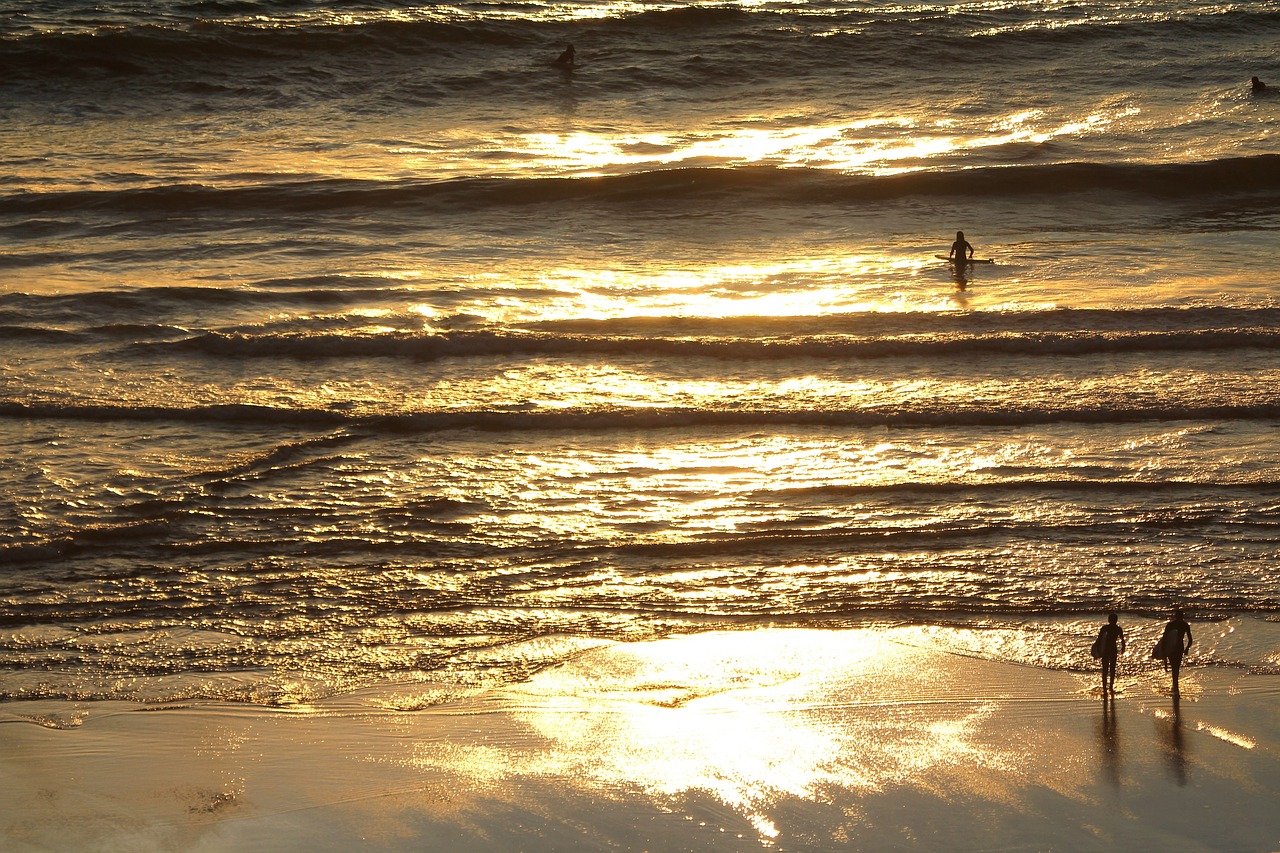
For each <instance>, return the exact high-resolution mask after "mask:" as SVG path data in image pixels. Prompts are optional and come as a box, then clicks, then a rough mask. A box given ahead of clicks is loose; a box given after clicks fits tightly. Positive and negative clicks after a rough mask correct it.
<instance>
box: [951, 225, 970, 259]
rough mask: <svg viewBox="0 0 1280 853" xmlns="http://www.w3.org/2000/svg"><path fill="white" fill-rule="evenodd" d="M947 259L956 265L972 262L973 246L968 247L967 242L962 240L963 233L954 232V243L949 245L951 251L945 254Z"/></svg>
mask: <svg viewBox="0 0 1280 853" xmlns="http://www.w3.org/2000/svg"><path fill="white" fill-rule="evenodd" d="M947 258H948V260H952V261H955V262H957V263H964V262H966V261H970V260H973V246H970V245H969V241H968V240H966V239H965V238H964V232H963V231H957V232H956V241H955V242H954V243H952V244H951V251H950V252H949V253H947Z"/></svg>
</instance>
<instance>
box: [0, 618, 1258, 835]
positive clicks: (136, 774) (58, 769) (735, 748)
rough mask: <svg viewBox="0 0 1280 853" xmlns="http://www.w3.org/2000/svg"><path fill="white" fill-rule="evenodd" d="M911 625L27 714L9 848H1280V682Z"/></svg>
mask: <svg viewBox="0 0 1280 853" xmlns="http://www.w3.org/2000/svg"><path fill="white" fill-rule="evenodd" d="M903 636H904V635H901V634H895V632H893V631H881V630H873V629H853V630H844V631H831V630H804V629H782V628H778V629H767V628H762V629H757V630H752V631H741V632H731V633H725V632H717V633H707V634H699V635H692V636H686V637H676V638H670V639H665V640H660V641H655V642H649V643H635V644H617V645H606V646H602V647H600V648H597V649H595V650H592V651H589V652H586V653H584V654H583V655H581V656H580V657H578V658H577V659H575V660H574V661H572V662H571V663H568V664H564V665H561V666H557V667H554V668H551V669H548V670H545V671H543V672H541V673H539V674H538V675H536V676H535V677H533V678H532V679H531V680H530V681H528V682H527V683H524V684H521V685H518V686H515V687H512V688H506V689H502V690H497V691H491V692H484V693H477V694H475V695H473V696H471V697H470V698H466V699H463V700H459V701H454V702H450V703H447V704H443V705H428V704H427V699H429V695H430V691H428V690H423V691H422V694H421V696H420V697H419V698H420V699H421V700H422V702H421V704H422V705H423V706H424V707H423V708H422V709H421V710H405V709H406V708H412V707H413V705H414V699H413V697H412V696H411V695H407V694H406V692H405V691H404V690H400V691H398V692H397V693H396V694H395V695H394V696H391V695H390V694H376V693H364V694H359V695H354V696H348V697H344V698H343V699H342V700H341V701H332V702H327V703H324V704H320V705H313V706H308V707H305V708H291V709H264V708H256V707H245V706H228V705H182V706H171V707H164V708H147V707H139V706H133V705H124V704H119V705H117V704H103V703H96V704H88V703H85V704H72V703H11V704H9V705H7V706H4V707H3V708H0V714H3V716H0V799H2V800H3V802H4V803H5V804H6V807H5V809H4V810H3V813H0V849H3V850H5V851H12V853H19V851H237V853H240V851H308V853H315V851H350V850H379V851H383V850H388V851H410V850H412V851H423V850H427V851H434V850H440V851H471V850H474V851H482V850H483V851H491V850H524V851H552V850H564V851H570V850H573V851H577V850H605V849H609V850H652V851H676V850H690V851H692V850H698V851H708V850H713V851H714V850H732V851H737V850H814V851H818V850H842V851H843V850H874V851H881V850H941V849H946V850H975V851H976V850H1111V849H1125V850H1129V851H1142V850H1153V851H1154V850H1161V851H1163V850H1224V851H1226V850H1231V851H1239V850H1259V851H1270V850H1280V810H1278V809H1276V808H1275V804H1276V802H1277V801H1278V798H1280V701H1278V700H1280V677H1277V676H1274V675H1250V674H1246V673H1244V672H1241V671H1238V670H1229V669H1225V668H1191V669H1189V670H1188V671H1187V672H1186V673H1185V675H1184V685H1183V696H1182V698H1181V700H1180V701H1179V702H1178V703H1176V704H1175V703H1174V702H1173V700H1172V698H1171V697H1170V696H1169V695H1168V691H1167V684H1165V680H1164V679H1163V678H1161V677H1160V675H1161V674H1160V673H1158V672H1150V671H1146V672H1144V673H1141V674H1138V675H1129V676H1125V675H1123V673H1122V677H1121V680H1120V687H1121V693H1120V695H1119V696H1118V697H1117V698H1116V700H1115V701H1114V702H1111V701H1108V702H1104V701H1102V700H1101V698H1100V697H1099V696H1098V695H1097V694H1096V693H1095V692H1094V691H1093V689H1092V688H1093V686H1094V683H1095V681H1096V675H1095V674H1092V673H1091V674H1088V675H1086V674H1083V673H1079V674H1078V673H1069V672H1061V671H1053V670H1045V669H1039V668H1035V667H1028V666H1020V665H1016V664H1010V663H1003V662H994V661H990V660H983V659H979V658H972V657H965V656H960V655H956V654H951V653H948V652H944V651H939V650H937V649H936V648H929V647H925V646H922V645H919V644H912V643H908V642H903V641H902V640H903ZM33 720H39V721H40V722H39V723H37V722H33Z"/></svg>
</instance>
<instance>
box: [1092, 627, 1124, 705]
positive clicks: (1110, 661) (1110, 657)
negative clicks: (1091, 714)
mask: <svg viewBox="0 0 1280 853" xmlns="http://www.w3.org/2000/svg"><path fill="white" fill-rule="evenodd" d="M1119 618H1120V617H1119V616H1118V615H1116V614H1115V613H1108V614H1107V624H1105V625H1103V626H1102V627H1101V628H1099V629H1098V639H1096V640H1094V641H1093V644H1094V649H1095V650H1096V651H1097V652H1098V653H1099V654H1097V655H1096V657H1099V658H1101V660H1102V696H1103V698H1104V699H1105V698H1106V696H1107V693H1108V692H1110V693H1115V692H1116V658H1117V657H1119V656H1120V655H1122V654H1124V652H1125V642H1124V629H1123V628H1121V627H1120V625H1119Z"/></svg>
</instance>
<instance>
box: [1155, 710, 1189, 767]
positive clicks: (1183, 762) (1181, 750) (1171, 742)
mask: <svg viewBox="0 0 1280 853" xmlns="http://www.w3.org/2000/svg"><path fill="white" fill-rule="evenodd" d="M1156 734H1157V736H1158V737H1159V738H1160V745H1161V747H1162V748H1163V750H1164V754H1165V759H1166V760H1168V762H1169V773H1170V775H1172V776H1173V781H1174V782H1177V783H1178V785H1179V786H1182V785H1185V784H1187V764H1188V759H1187V742H1186V739H1185V738H1184V737H1183V732H1182V709H1181V708H1180V707H1178V694H1176V693H1175V694H1174V695H1173V714H1172V715H1171V716H1168V717H1164V718H1160V717H1157V718H1156Z"/></svg>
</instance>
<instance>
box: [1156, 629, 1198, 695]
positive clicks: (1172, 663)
mask: <svg viewBox="0 0 1280 853" xmlns="http://www.w3.org/2000/svg"><path fill="white" fill-rule="evenodd" d="M1184 641H1185V642H1184ZM1156 649H1157V651H1158V655H1157V656H1158V657H1162V658H1164V660H1165V664H1166V666H1168V667H1170V668H1171V669H1172V670H1173V695H1174V697H1175V698H1177V696H1178V670H1179V669H1181V668H1182V656H1183V655H1185V654H1186V653H1187V652H1189V651H1191V626H1190V625H1188V624H1187V620H1186V619H1183V618H1182V610H1181V609H1179V608H1177V607H1175V608H1174V609H1173V618H1172V619H1170V620H1169V622H1168V623H1167V624H1166V625H1165V626H1164V634H1162V635H1161V637H1160V642H1159V643H1157V644H1156Z"/></svg>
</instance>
